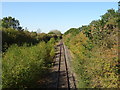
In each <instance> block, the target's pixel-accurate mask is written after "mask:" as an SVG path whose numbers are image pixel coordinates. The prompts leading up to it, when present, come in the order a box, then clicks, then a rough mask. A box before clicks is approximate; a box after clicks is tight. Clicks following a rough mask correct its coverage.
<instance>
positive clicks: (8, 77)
mask: <svg viewBox="0 0 120 90" xmlns="http://www.w3.org/2000/svg"><path fill="white" fill-rule="evenodd" d="M48 44H49V45H51V44H53V43H45V42H41V43H39V44H38V45H36V46H31V47H27V46H26V45H24V46H21V47H18V46H17V45H12V46H11V47H10V48H9V49H8V50H7V52H6V53H5V55H4V57H3V59H2V64H3V74H2V81H3V82H2V84H3V88H34V87H35V86H34V84H35V83H36V82H37V80H41V79H42V77H43V76H44V75H45V74H46V73H47V72H48V67H49V64H50V62H51V61H52V60H53V59H52V58H53V57H54V54H53V53H55V52H54V50H53V48H54V47H51V48H49V47H48ZM51 46H53V45H51Z"/></svg>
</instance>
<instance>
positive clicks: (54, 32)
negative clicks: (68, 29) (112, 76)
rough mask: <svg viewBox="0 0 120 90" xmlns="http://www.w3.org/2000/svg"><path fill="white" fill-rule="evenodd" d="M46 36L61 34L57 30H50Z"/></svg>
mask: <svg viewBox="0 0 120 90" xmlns="http://www.w3.org/2000/svg"><path fill="white" fill-rule="evenodd" d="M48 34H56V35H62V33H61V32H60V31H59V30H51V31H50V32H49V33H48Z"/></svg>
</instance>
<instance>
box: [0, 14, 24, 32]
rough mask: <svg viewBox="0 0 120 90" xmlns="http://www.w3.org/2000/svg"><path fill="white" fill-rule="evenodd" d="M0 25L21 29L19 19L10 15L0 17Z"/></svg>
mask: <svg viewBox="0 0 120 90" xmlns="http://www.w3.org/2000/svg"><path fill="white" fill-rule="evenodd" d="M1 26H2V27H3V28H13V29H17V30H22V27H20V23H19V20H17V19H15V18H12V17H11V16H9V17H4V18H3V19H2V23H1Z"/></svg>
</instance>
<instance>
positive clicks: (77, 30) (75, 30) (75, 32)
mask: <svg viewBox="0 0 120 90" xmlns="http://www.w3.org/2000/svg"><path fill="white" fill-rule="evenodd" d="M79 31H80V30H79V28H78V29H77V28H71V29H69V30H68V31H66V32H65V33H64V35H67V34H69V33H72V34H73V35H76V34H78V33H79Z"/></svg>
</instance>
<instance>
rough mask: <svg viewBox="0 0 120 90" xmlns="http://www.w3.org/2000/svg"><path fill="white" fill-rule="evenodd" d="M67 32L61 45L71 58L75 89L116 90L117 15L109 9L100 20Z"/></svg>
mask: <svg viewBox="0 0 120 90" xmlns="http://www.w3.org/2000/svg"><path fill="white" fill-rule="evenodd" d="M79 29H80V32H79V33H76V34H73V33H74V32H72V30H71V31H67V32H66V33H65V34H64V37H63V38H64V42H65V44H66V45H67V46H68V47H69V49H70V50H71V51H72V53H73V55H74V58H73V59H74V60H73V67H74V69H75V72H76V73H77V79H78V81H79V83H78V88H119V81H118V77H119V71H118V67H119V65H118V46H117V45H118V40H117V38H118V33H117V32H118V12H117V11H115V10H113V9H110V10H108V11H107V13H105V14H104V15H102V16H101V19H99V20H94V21H92V22H91V23H90V24H89V25H87V26H82V27H80V28H79Z"/></svg>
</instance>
